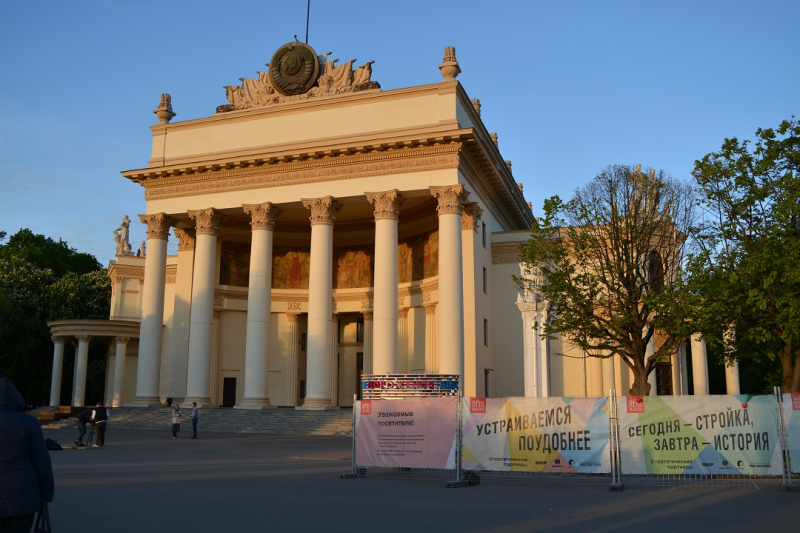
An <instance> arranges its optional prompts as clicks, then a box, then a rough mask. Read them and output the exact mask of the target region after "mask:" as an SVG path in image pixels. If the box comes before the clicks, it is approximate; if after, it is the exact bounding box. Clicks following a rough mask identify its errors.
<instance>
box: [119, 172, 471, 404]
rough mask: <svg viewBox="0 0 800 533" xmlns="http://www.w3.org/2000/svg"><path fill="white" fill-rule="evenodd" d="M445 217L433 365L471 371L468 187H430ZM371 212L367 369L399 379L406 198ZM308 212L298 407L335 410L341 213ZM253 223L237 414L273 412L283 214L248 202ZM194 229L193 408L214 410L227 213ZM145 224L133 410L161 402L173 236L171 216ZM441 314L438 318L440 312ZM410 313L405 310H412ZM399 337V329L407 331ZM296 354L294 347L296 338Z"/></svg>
mask: <svg viewBox="0 0 800 533" xmlns="http://www.w3.org/2000/svg"><path fill="white" fill-rule="evenodd" d="M430 192H431V194H432V195H433V196H434V198H436V199H437V213H438V217H439V304H438V310H437V308H436V307H434V306H427V307H426V333H428V329H429V327H433V328H434V329H435V334H434V333H433V332H431V335H430V337H431V338H433V339H435V340H436V343H437V344H436V345H435V346H430V345H429V340H426V343H428V344H426V350H425V352H426V365H427V364H430V365H431V367H430V368H431V369H435V370H436V371H438V372H439V373H444V374H458V375H461V376H463V374H464V303H463V302H464V295H463V290H464V289H463V274H462V252H461V214H462V210H463V206H464V202H465V201H466V199H467V196H468V194H469V193H468V192H467V191H466V190H465V189H464V186H463V185H460V184H458V185H448V186H440V187H431V188H430ZM365 196H366V199H367V201H369V202H370V203H372V204H373V205H374V219H375V262H374V286H373V304H372V311H371V312H370V313H365V314H364V325H365V332H364V372H365V373H375V374H394V373H399V372H402V371H403V370H404V368H403V366H402V363H401V349H402V348H400V346H401V343H400V340H399V338H398V327H399V326H401V325H402V324H400V315H399V311H398V266H397V245H398V221H399V208H400V205H401V204H402V201H403V199H402V195H401V194H400V192H399V191H398V190H396V189H392V190H389V191H381V192H369V193H365ZM302 204H303V206H304V207H305V208H306V209H308V210H309V211H310V214H311V216H310V221H311V250H310V274H309V287H308V339H307V351H306V355H307V370H306V395H305V401H304V403H303V405H302V406H301V407H298V408H299V409H313V410H319V409H329V408H331V407H333V406H334V405H333V404H334V403H335V400H333V401H332V399H333V398H334V397H335V388H336V383H335V382H333V379H332V376H333V370H334V369H335V367H334V366H333V364H334V363H335V353H336V351H335V350H336V345H335V337H336V330H335V325H334V324H335V321H334V320H333V308H332V307H333V272H332V269H331V265H332V263H333V232H334V226H335V221H336V217H335V215H336V213H337V212H338V211H339V209H340V205H339V203H338V202H337V200H336V199H335V198H334V197H332V196H324V197H320V198H310V199H302ZM242 208H243V210H244V212H245V213H247V214H248V215H249V216H250V219H251V222H250V224H251V229H252V244H251V254H250V258H251V259H250V279H249V288H248V304H247V306H248V307H247V332H246V343H245V381H244V394H243V398H242V401H241V402H240V405H238V406H237V407H238V408H250V409H268V408H270V407H271V403H270V400H269V391H268V386H267V377H268V372H269V368H268V364H269V363H268V362H269V346H270V342H269V325H270V307H271V281H272V242H273V236H274V229H275V221H276V219H277V218H278V217H279V215H280V213H281V210H280V209H278V208H277V207H276V206H275V205H273V204H272V203H271V202H264V203H261V204H244V205H243V206H242ZM188 215H189V217H190V218H191V219H192V220H194V221H195V224H196V230H195V233H196V242H195V257H194V266H193V283H192V291H191V318H190V325H189V328H190V329H189V356H188V374H187V388H186V398H185V401H186V402H197V403H198V404H199V405H209V404H210V403H211V398H212V387H211V379H212V374H213V373H212V371H211V364H210V363H211V346H212V334H213V327H212V322H213V299H214V286H215V280H214V277H213V276H214V265H215V251H216V241H217V235H218V233H219V224H220V220H221V217H220V213H219V211H218V210H217V209H215V208H213V207H209V208H206V209H201V210H195V211H188ZM140 219H141V220H142V222H143V223H145V224H147V226H148V232H147V238H148V251H149V252H148V254H147V257H146V262H145V272H146V274H145V284H144V289H143V295H142V322H141V340H140V344H139V346H140V349H139V364H138V375H137V386H136V397H135V400H134V402H133V405H150V404H155V403H158V383H159V379H160V375H159V369H160V366H161V365H160V361H161V353H160V348H161V328H162V325H163V309H164V275H165V271H166V243H167V230H168V229H169V226H170V225H174V220H173V219H171V218H170V217H168V216H167V215H166V214H164V213H158V214H154V215H142V216H140ZM437 311H438V312H437ZM406 313H407V311H406ZM293 318H294V319H292V318H290V319H289V326H290V328H289V329H290V334H289V336H290V337H291V336H294V337H297V336H298V331H297V317H296V315H295V316H294V317H293ZM401 335H402V328H401ZM289 340H290V342H289V343H288V346H289V350H290V352H291V351H294V352H296V351H297V346H298V343H297V340H296V339H295V341H294V342H291V340H292V339H289ZM289 360H290V361H292V368H290V369H289V370H288V372H287V373H288V377H287V379H288V380H289V383H288V385H289V387H290V388H289V394H290V398H295V397H296V393H297V391H296V385H295V383H296V379H297V372H298V369H297V353H294V354H292V353H290V354H289Z"/></svg>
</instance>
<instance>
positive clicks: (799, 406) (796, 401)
mask: <svg viewBox="0 0 800 533" xmlns="http://www.w3.org/2000/svg"><path fill="white" fill-rule="evenodd" d="M792 411H800V394H798V393H796V392H793V393H792Z"/></svg>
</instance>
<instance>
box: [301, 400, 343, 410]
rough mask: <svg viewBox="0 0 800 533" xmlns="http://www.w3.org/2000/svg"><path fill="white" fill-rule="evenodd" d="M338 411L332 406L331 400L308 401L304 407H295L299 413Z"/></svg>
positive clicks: (304, 403)
mask: <svg viewBox="0 0 800 533" xmlns="http://www.w3.org/2000/svg"><path fill="white" fill-rule="evenodd" d="M334 409H338V407H334V406H333V405H332V404H331V401H330V400H312V399H306V400H305V401H304V402H303V405H298V406H297V407H295V410H297V411H332V410H334Z"/></svg>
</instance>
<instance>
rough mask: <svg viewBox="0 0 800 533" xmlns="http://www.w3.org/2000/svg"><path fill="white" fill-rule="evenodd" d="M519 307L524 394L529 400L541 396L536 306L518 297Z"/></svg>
mask: <svg viewBox="0 0 800 533" xmlns="http://www.w3.org/2000/svg"><path fill="white" fill-rule="evenodd" d="M517 307H518V308H519V310H520V312H521V313H522V380H523V394H524V395H525V397H527V398H533V397H536V396H539V357H538V352H537V347H538V344H537V338H536V335H537V333H538V331H537V330H536V329H534V327H533V326H534V323H535V322H536V316H535V309H536V304H535V303H531V302H527V301H525V299H523V297H522V296H518V297H517Z"/></svg>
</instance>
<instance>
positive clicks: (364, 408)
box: [361, 400, 372, 415]
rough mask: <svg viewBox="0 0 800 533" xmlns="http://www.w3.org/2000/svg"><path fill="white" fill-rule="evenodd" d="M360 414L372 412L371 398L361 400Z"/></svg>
mask: <svg viewBox="0 0 800 533" xmlns="http://www.w3.org/2000/svg"><path fill="white" fill-rule="evenodd" d="M361 414H362V415H371V414H372V400H361Z"/></svg>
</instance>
